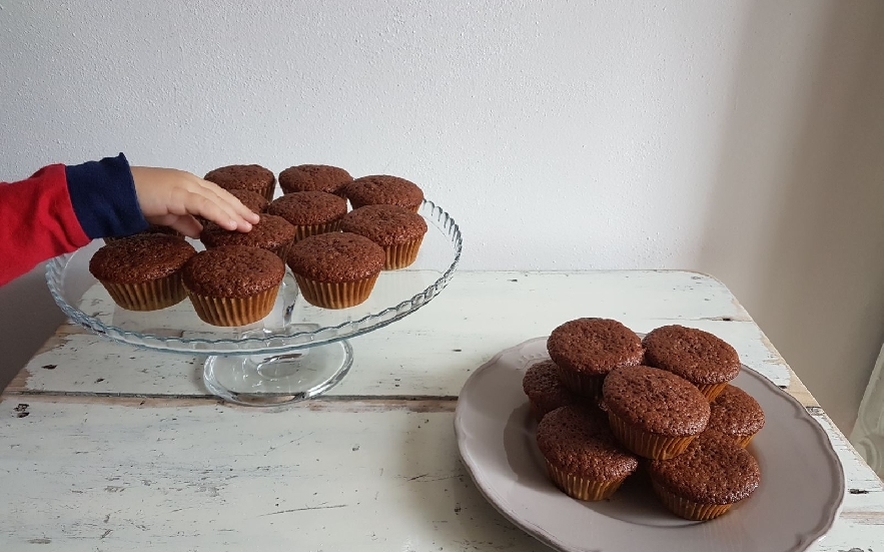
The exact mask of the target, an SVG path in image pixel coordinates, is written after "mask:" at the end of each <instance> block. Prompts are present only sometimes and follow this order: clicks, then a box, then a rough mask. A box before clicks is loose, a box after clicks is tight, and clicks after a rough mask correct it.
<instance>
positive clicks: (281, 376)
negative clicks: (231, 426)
mask: <svg viewBox="0 0 884 552" xmlns="http://www.w3.org/2000/svg"><path fill="white" fill-rule="evenodd" d="M352 365H353V348H352V347H351V346H350V343H349V342H348V341H346V340H344V341H337V342H335V343H330V344H327V345H319V346H316V347H305V348H303V349H297V350H295V351H290V352H286V353H280V354H257V355H250V356H243V355H219V356H210V357H209V358H208V359H207V360H206V363H205V365H204V367H203V383H204V384H205V386H206V388H207V389H208V390H209V392H210V393H212V394H213V395H216V396H218V397H220V398H222V399H224V400H226V401H230V402H234V403H237V404H242V405H247V406H280V405H284V404H288V403H294V402H297V401H302V400H304V399H309V398H311V397H315V396H316V395H319V394H321V393H324V392H326V391H328V390H329V389H331V388H332V387H334V386H335V385H337V384H338V383H339V382H340V381H341V380H342V379H343V378H344V376H345V375H346V374H347V372H348V371H349V370H350V366H352Z"/></svg>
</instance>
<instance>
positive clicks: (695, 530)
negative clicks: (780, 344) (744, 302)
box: [455, 337, 844, 552]
mask: <svg viewBox="0 0 884 552" xmlns="http://www.w3.org/2000/svg"><path fill="white" fill-rule="evenodd" d="M546 358H549V357H548V356H547V353H546V338H545V337H543V338H537V339H533V340H530V341H527V342H525V343H522V344H521V345H518V346H516V347H513V348H512V349H507V350H506V351H503V352H501V353H500V354H498V355H497V356H496V357H495V358H494V359H492V360H491V361H490V362H488V363H487V364H485V365H484V366H482V367H481V368H479V369H478V370H477V371H476V372H475V373H474V374H473V375H472V376H470V378H469V379H468V380H467V382H466V384H465V385H464V387H463V390H462V391H461V393H460V397H459V399H458V403H457V411H456V415H455V431H456V433H457V442H458V447H459V449H460V455H461V458H462V460H463V462H464V464H465V465H466V467H467V469H468V471H469V472H470V475H471V476H472V478H473V480H474V481H475V483H476V485H477V486H478V488H479V490H480V491H481V492H482V494H483V495H484V496H485V498H486V499H488V501H489V502H491V504H493V505H494V506H495V507H496V508H497V509H498V510H499V511H500V512H501V513H502V514H503V515H504V516H505V517H507V518H508V519H509V520H510V521H512V522H513V523H514V524H516V525H517V526H518V527H520V528H521V529H523V530H524V531H526V532H528V533H529V534H531V535H532V536H534V537H536V538H537V539H539V540H541V541H542V542H544V543H546V544H548V545H550V546H553V547H555V548H558V549H560V550H563V551H566V552H590V551H593V552H621V551H622V552H633V551H642V552H652V551H664V550H667V551H669V550H679V551H680V550H703V551H710V552H714V551H727V552H735V551H738V550H739V551H743V552H797V551H801V550H805V549H806V548H807V547H808V546H810V545H811V544H812V543H814V542H815V541H816V540H818V539H819V538H820V537H822V536H823V535H825V533H826V531H828V530H829V528H830V527H831V525H832V522H833V521H834V519H835V516H836V515H837V512H838V509H839V508H840V505H841V501H842V499H843V497H844V473H843V470H842V468H841V463H840V462H839V460H838V457H837V456H836V455H835V451H834V450H833V449H832V446H831V444H830V442H829V439H828V437H827V436H826V434H825V432H824V431H823V429H822V428H821V427H820V425H819V424H818V423H817V422H816V421H815V420H814V419H813V418H812V417H811V416H810V415H809V414H808V413H807V411H806V410H805V409H804V407H802V406H801V404H800V403H798V401H796V400H795V399H793V398H792V397H791V396H790V395H788V394H787V393H785V392H784V391H782V390H781V389H780V388H778V387H777V386H775V385H774V384H773V383H771V382H770V380H768V379H767V378H765V377H763V376H761V375H760V374H758V373H757V372H755V371H754V370H752V369H750V368H748V367H746V366H744V367H743V369H742V371H741V372H740V374H739V375H738V376H737V378H736V380H734V382H733V383H734V385H736V386H738V387H740V388H742V389H743V390H744V391H746V392H747V393H749V394H750V395H752V396H753V397H755V399H756V400H757V401H758V402H759V403H760V404H761V407H762V408H763V409H764V412H765V417H766V424H765V426H764V429H762V430H761V432H760V433H759V434H758V435H756V437H755V438H754V439H753V441H752V443H750V445H749V452H751V453H752V454H753V455H754V456H755V458H757V459H758V463H759V465H760V467H761V473H762V481H761V485H760V486H759V488H758V490H757V491H756V492H755V493H754V494H753V495H752V496H751V497H750V498H749V499H748V500H746V501H745V502H743V503H741V504H738V505H736V506H734V507H733V508H732V509H731V510H730V512H728V513H727V514H725V515H724V516H722V517H720V518H717V519H714V520H712V521H707V522H704V523H700V522H691V521H687V520H683V519H681V518H678V517H676V516H674V515H673V514H671V513H669V512H668V511H667V510H665V509H664V508H663V506H662V505H660V503H659V502H658V501H657V499H656V497H655V496H654V495H653V492H652V491H651V490H650V488H649V486H648V485H646V483H647V482H646V481H642V480H641V479H640V476H633V477H632V478H630V479H628V480H627V481H626V482H625V483H624V484H623V486H622V487H621V488H620V489H619V490H618V491H617V493H616V494H615V495H614V497H612V498H611V499H610V500H607V501H601V502H581V501H578V500H574V499H572V498H570V497H568V496H567V495H565V494H564V493H562V492H561V491H559V490H558V489H557V488H556V487H555V486H553V484H552V483H551V482H550V481H549V479H548V478H547V476H546V471H545V467H544V465H543V459H542V457H541V456H540V452H539V451H538V450H537V446H536V444H535V440H534V429H535V423H534V421H533V419H532V417H531V415H530V412H529V410H528V400H527V398H526V397H525V395H524V393H523V392H522V376H523V375H524V373H525V370H526V369H527V367H528V366H530V365H531V364H533V363H535V362H538V361H539V360H542V359H546Z"/></svg>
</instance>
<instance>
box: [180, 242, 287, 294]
mask: <svg viewBox="0 0 884 552" xmlns="http://www.w3.org/2000/svg"><path fill="white" fill-rule="evenodd" d="M181 275H182V277H183V279H184V287H186V288H187V289H188V290H189V291H192V292H194V293H197V294H199V295H207V296H209V297H231V298H232V297H249V296H252V295H256V294H258V293H261V292H262V291H266V290H268V289H270V288H272V287H274V286H278V285H279V283H280V282H282V277H283V276H284V275H285V263H283V262H282V260H281V259H280V258H279V257H278V256H276V255H275V254H273V253H271V252H270V251H267V250H266V249H261V248H260V247H247V246H244V245H223V246H220V247H215V248H212V249H206V250H205V251H200V252H199V253H197V254H196V255H194V256H193V257H192V258H191V259H190V260H189V261H188V262H187V264H185V265H184V268H183V270H182V272H181Z"/></svg>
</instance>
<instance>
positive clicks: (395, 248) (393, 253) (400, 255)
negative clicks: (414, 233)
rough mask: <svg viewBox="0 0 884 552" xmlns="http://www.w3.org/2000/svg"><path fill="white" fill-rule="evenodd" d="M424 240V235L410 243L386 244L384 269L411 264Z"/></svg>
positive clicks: (394, 268) (393, 268)
mask: <svg viewBox="0 0 884 552" xmlns="http://www.w3.org/2000/svg"><path fill="white" fill-rule="evenodd" d="M423 241H424V237H423V236H421V237H419V238H418V239H416V240H414V241H410V242H408V243H402V244H398V245H387V246H385V247H384V254H385V255H386V259H385V261H384V270H396V269H399V268H405V267H407V266H409V265H411V264H412V263H413V262H414V261H415V260H416V259H417V254H418V251H420V248H421V243H422V242H423Z"/></svg>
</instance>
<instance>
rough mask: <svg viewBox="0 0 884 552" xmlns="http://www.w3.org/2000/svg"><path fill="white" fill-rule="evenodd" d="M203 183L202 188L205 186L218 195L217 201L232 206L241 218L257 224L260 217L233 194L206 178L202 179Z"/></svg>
mask: <svg viewBox="0 0 884 552" xmlns="http://www.w3.org/2000/svg"><path fill="white" fill-rule="evenodd" d="M202 182H204V183H205V184H204V185H203V187H204V188H207V189H208V191H209V193H210V194H214V195H215V196H217V197H218V200H219V201H223V202H225V203H227V204H229V205H231V206H232V207H233V210H234V211H235V212H236V213H237V214H238V215H239V216H241V217H242V218H244V219H246V220H247V221H249V222H251V223H252V224H257V223H258V221H259V220H260V217H259V216H258V214H257V213H255V212H254V211H252V210H251V209H249V208H248V207H246V206H245V205H243V204H242V202H241V201H240V200H239V198H237V197H236V196H235V195H233V194H231V193H230V192H228V191H227V190H225V189H224V188H222V187H220V186H218V185H216V184H214V183H212V182H209V181H208V180H203V181H202Z"/></svg>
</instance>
